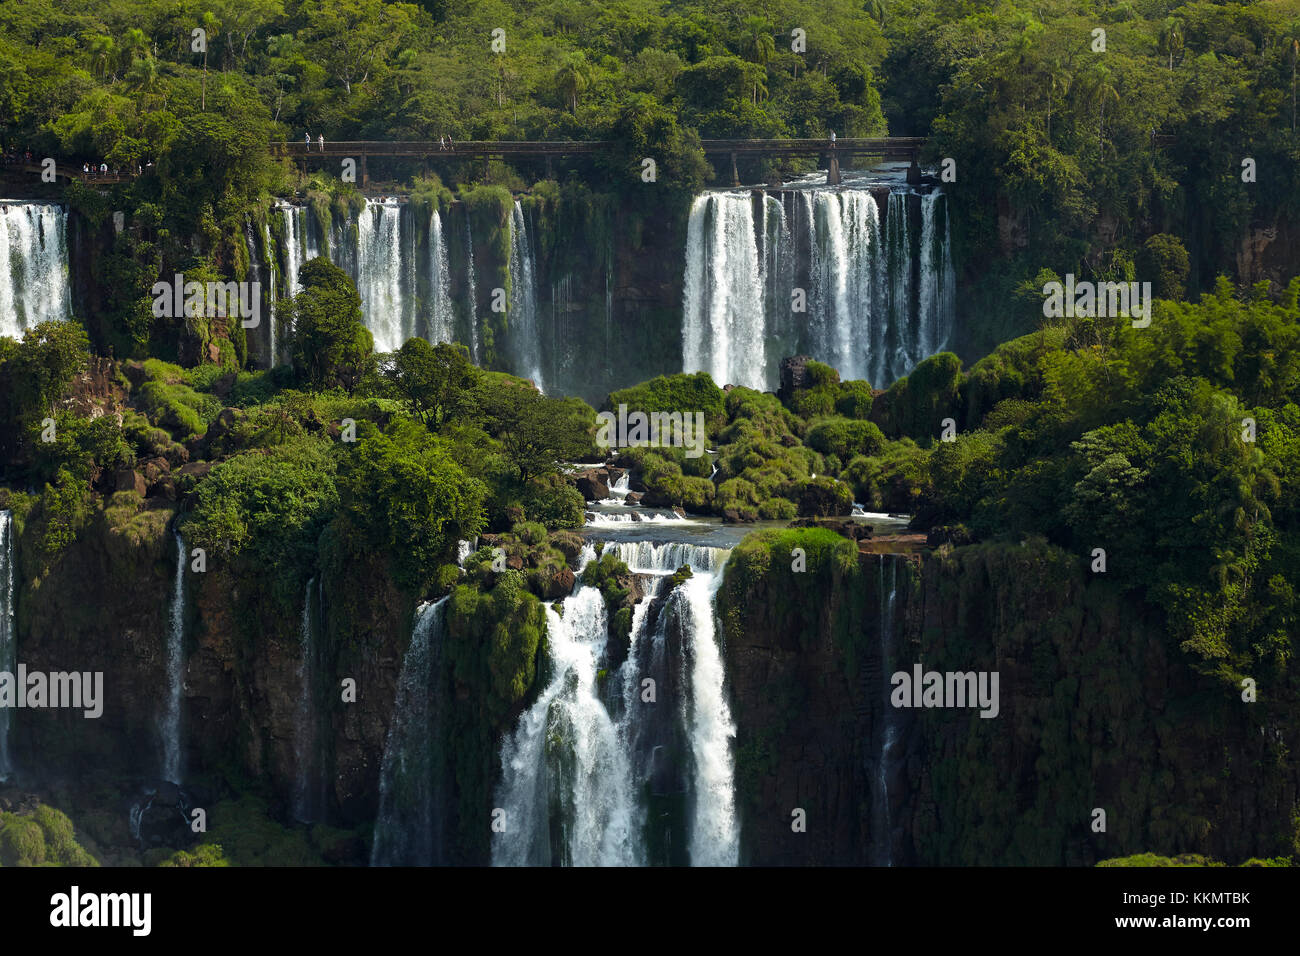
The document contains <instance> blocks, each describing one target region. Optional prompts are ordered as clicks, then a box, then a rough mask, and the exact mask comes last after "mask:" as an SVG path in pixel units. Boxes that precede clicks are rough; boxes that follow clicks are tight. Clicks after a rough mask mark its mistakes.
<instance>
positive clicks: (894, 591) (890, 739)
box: [874, 554, 899, 866]
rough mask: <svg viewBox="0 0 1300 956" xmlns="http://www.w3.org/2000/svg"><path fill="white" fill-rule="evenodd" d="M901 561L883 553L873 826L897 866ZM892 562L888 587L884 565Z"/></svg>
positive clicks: (885, 858) (886, 862)
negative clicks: (894, 679) (893, 697)
mask: <svg viewBox="0 0 1300 956" xmlns="http://www.w3.org/2000/svg"><path fill="white" fill-rule="evenodd" d="M898 562H899V558H898V557H897V556H895V555H887V554H882V555H881V556H880V581H879V592H878V593H879V594H880V673H881V677H882V682H883V684H884V688H883V692H882V693H883V696H882V698H881V699H882V700H884V701H885V705H884V708H883V711H882V713H883V715H884V719H883V721H882V724H881V730H880V755H879V757H878V759H877V761H876V800H875V806H876V812H875V819H874V826H875V830H876V834H877V840H878V846H879V847H880V863H881V865H883V866H893V865H894V850H893V844H894V840H893V823H892V820H891V816H892V814H891V811H890V806H889V774H890V772H891V771H892V770H893V759H894V748H895V746H896V745H897V743H898V737H899V728H898V721H897V719H896V716H895V714H894V708H893V706H892V704H891V703H890V702H889V700H890V691H891V690H892V688H893V685H892V683H891V680H890V678H891V676H892V673H893V672H892V671H891V670H890V656H891V654H892V651H893V643H894V606H895V602H896V601H897V599H898ZM886 564H888V565H889V569H890V570H889V590H888V593H886V590H885V565H886Z"/></svg>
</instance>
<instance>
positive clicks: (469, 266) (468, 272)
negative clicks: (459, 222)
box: [465, 209, 479, 365]
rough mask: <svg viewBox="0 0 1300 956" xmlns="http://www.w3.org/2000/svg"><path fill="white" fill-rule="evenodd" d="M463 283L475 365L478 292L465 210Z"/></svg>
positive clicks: (471, 241) (467, 211) (471, 356)
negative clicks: (467, 297)
mask: <svg viewBox="0 0 1300 956" xmlns="http://www.w3.org/2000/svg"><path fill="white" fill-rule="evenodd" d="M465 282H466V286H467V288H468V290H469V311H468V313H466V316H467V319H468V324H469V357H470V360H471V361H472V362H473V363H474V364H475V365H477V364H478V363H479V355H478V290H477V288H475V285H474V234H473V232H472V231H471V229H470V224H469V210H468V209H466V210H465Z"/></svg>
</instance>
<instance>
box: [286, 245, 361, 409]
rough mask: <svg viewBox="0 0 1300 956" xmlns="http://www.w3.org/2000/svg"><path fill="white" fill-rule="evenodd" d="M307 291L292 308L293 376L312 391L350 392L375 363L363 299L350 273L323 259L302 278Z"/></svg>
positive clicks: (296, 298)
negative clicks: (362, 303)
mask: <svg viewBox="0 0 1300 956" xmlns="http://www.w3.org/2000/svg"><path fill="white" fill-rule="evenodd" d="M299 278H300V281H301V282H302V286H303V289H302V292H300V293H298V294H297V295H296V296H294V297H293V300H292V305H291V306H290V310H289V311H290V314H291V316H292V318H291V319H290V322H291V324H292V329H291V331H290V333H289V354H290V355H291V356H292V358H293V367H294V371H295V372H297V374H298V376H299V377H300V378H301V379H302V380H303V381H304V382H305V383H306V384H307V385H308V386H309V387H311V388H314V389H323V388H332V387H335V386H339V387H342V388H344V389H346V390H347V391H348V392H349V393H350V392H351V391H352V390H353V389H355V388H356V387H357V385H359V384H360V382H361V380H362V378H364V377H365V374H366V371H367V370H368V369H369V367H370V365H371V363H372V361H373V353H374V349H375V340H374V337H373V336H372V335H371V334H370V330H369V329H367V328H366V327H365V324H364V323H363V322H362V318H361V297H360V296H359V295H357V287H356V286H355V285H353V283H352V280H351V279H350V278H349V277H348V274H347V273H346V272H344V271H343V270H342V269H340V268H339V267H338V266H336V265H334V264H333V263H331V262H330V261H329V260H327V259H324V258H316V259H312V260H311V261H310V262H308V263H307V264H306V265H305V266H303V267H302V271H301V273H300V274H299Z"/></svg>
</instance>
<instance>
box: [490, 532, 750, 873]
mask: <svg viewBox="0 0 1300 956" xmlns="http://www.w3.org/2000/svg"><path fill="white" fill-rule="evenodd" d="M606 550H607V551H611V550H612V551H613V553H615V554H616V555H617V556H618V557H619V558H620V559H621V560H623V561H625V562H628V563H629V567H630V569H631V570H633V571H634V573H637V574H638V575H641V574H648V575H652V577H651V578H650V580H649V582H648V587H647V590H646V593H645V596H644V597H643V598H642V599H641V601H639V602H638V603H637V605H636V607H635V609H634V611H633V617H632V633H631V637H630V643H629V645H628V648H627V657H626V660H624V661H623V662H622V664H621V665H620V666H619V668H618V670H617V671H615V672H612V673H611V672H610V671H609V670H608V669H607V668H606V664H607V659H608V655H609V653H610V650H611V648H609V647H608V646H607V644H608V624H609V622H608V619H607V612H606V608H605V602H604V599H603V598H602V597H601V595H600V592H599V590H597V589H596V588H593V587H589V586H587V585H585V584H582V583H579V584H578V586H577V588H576V589H575V590H574V592H573V593H572V594H571V595H570V596H569V597H568V598H566V599H565V600H564V602H563V611H562V613H556V611H555V610H554V608H550V607H548V608H547V637H548V641H547V648H548V651H549V653H550V671H549V672H550V674H551V675H552V677H551V680H550V682H549V684H548V685H547V687H546V688H545V689H544V690H543V691H542V693H541V695H540V696H539V697H538V699H537V701H536V702H535V703H534V704H533V706H532V707H531V708H529V709H528V710H527V711H525V712H524V714H522V715H521V716H520V719H519V724H518V726H517V727H516V730H515V732H514V733H513V735H511V736H510V737H508V738H507V739H506V741H505V743H504V745H503V747H502V753H501V768H502V778H501V784H500V788H499V790H498V795H497V801H496V803H497V806H498V807H499V808H500V809H502V810H503V811H504V812H505V823H506V826H505V830H504V832H499V833H494V834H493V844H492V862H493V863H494V864H496V865H507V866H510V865H515V866H518V865H549V864H552V863H559V864H563V865H573V866H597V865H601V866H605V865H639V864H645V863H648V862H656V861H660V862H662V861H663V860H664V859H665V858H667V857H672V856H673V854H674V853H678V852H679V851H678V849H677V848H676V847H675V846H673V845H672V841H673V839H674V836H675V834H676V829H675V826H674V823H673V821H672V817H673V814H672V810H671V808H672V807H673V806H674V805H683V806H688V807H689V810H688V812H687V813H686V815H685V816H686V819H685V820H684V822H683V827H684V829H685V831H686V832H685V833H684V834H682V835H681V836H680V843H681V850H682V851H684V852H686V853H687V854H689V861H690V862H691V863H692V864H695V865H734V864H735V863H736V862H737V860H738V828H737V824H736V817H735V806H734V803H735V798H734V780H733V777H734V767H733V762H732V754H731V741H732V738H733V737H734V736H735V727H734V724H733V723H732V721H731V717H730V711H729V708H728V705H727V703H726V699H725V696H724V691H723V669H722V659H721V655H720V652H719V647H718V644H717V640H716V635H715V628H714V618H713V598H714V595H715V593H716V591H717V588H718V585H719V583H720V581H721V572H722V567H723V565H724V564H725V562H726V558H727V555H728V553H729V552H727V551H723V550H719V549H714V548H703V547H699V546H695V545H685V544H662V545H655V544H652V543H650V542H638V543H635V544H633V543H620V544H609V545H607V547H606ZM593 557H594V551H591V552H590V553H588V552H586V551H584V563H585V561H586V560H590V559H592V558H593ZM629 558H631V559H633V560H634V561H635V562H636V563H635V564H632V562H631V561H629ZM683 564H690V565H691V566H692V568H693V569H694V576H693V577H692V578H690V579H689V580H687V581H686V582H684V583H683V584H681V585H680V586H679V587H678V588H676V589H675V590H674V591H673V593H672V594H671V595H669V596H668V597H667V598H666V599H663V600H662V602H661V601H660V592H661V591H662V589H663V587H664V582H665V581H666V579H667V577H668V575H669V574H671V573H672V572H673V571H676V570H677V568H678V567H680V566H681V565H683ZM657 603H660V604H661V606H660V607H659V610H658V612H657V616H656V620H655V621H654V622H653V626H651V617H652V613H651V609H652V607H654V606H655V605H656V604H657ZM671 650H675V651H676V655H675V656H673V655H672V654H671V653H670V651H671ZM647 678H648V679H651V680H653V681H654V686H655V688H656V690H655V693H654V697H653V699H651V700H645V699H643V694H645V693H646V691H645V684H644V682H645V680H646V679H647ZM678 763H680V764H681V767H680V770H679V768H678V767H677V766H676V765H677V764H678ZM665 820H667V821H668V822H667V823H665Z"/></svg>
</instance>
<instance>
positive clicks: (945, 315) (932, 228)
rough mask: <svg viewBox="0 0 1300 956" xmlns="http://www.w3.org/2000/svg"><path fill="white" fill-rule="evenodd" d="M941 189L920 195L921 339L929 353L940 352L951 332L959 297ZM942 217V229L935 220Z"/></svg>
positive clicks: (946, 209) (946, 214) (945, 207)
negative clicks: (955, 305)
mask: <svg viewBox="0 0 1300 956" xmlns="http://www.w3.org/2000/svg"><path fill="white" fill-rule="evenodd" d="M942 195H943V194H942V193H940V192H938V191H934V192H930V193H927V194H926V195H924V196H922V197H921V301H920V307H919V316H920V322H921V327H920V342H921V347H922V349H923V350H924V351H925V353H926V354H927V355H933V354H934V353H936V352H941V351H943V349H944V348H945V347H946V346H947V344H948V337H949V335H951V334H952V324H951V323H952V315H953V305H954V301H955V299H956V276H954V275H953V271H952V244H951V232H950V230H949V228H948V207H947V204H946V203H944V204H943V211H942V213H940V212H939V208H940V203H939V199H940V198H941V197H942ZM940 216H942V219H943V228H942V232H941V231H940V229H939V227H938V226H937V225H936V222H935V221H936V219H938V218H940Z"/></svg>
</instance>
